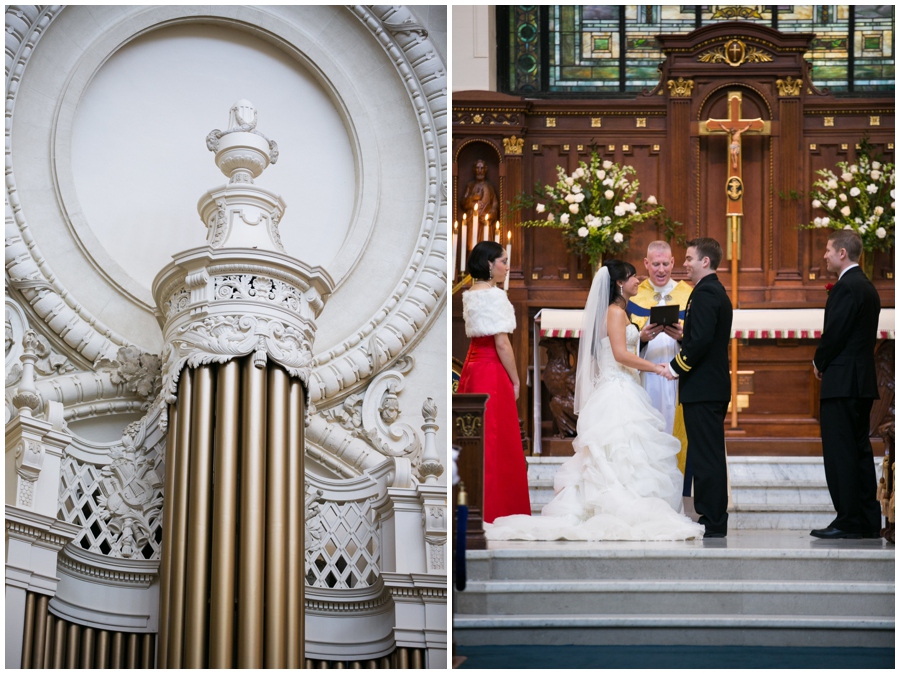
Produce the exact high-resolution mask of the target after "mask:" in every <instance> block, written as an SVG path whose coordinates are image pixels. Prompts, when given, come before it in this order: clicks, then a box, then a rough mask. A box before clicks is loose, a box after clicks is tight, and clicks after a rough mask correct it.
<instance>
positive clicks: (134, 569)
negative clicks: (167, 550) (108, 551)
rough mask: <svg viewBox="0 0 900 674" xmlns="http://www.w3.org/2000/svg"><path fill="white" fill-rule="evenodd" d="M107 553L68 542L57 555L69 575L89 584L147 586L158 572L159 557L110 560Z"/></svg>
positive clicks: (152, 581)
mask: <svg viewBox="0 0 900 674" xmlns="http://www.w3.org/2000/svg"><path fill="white" fill-rule="evenodd" d="M110 561H111V560H110V558H109V557H107V556H106V555H99V554H97V553H92V552H88V551H87V550H82V549H81V548H79V547H77V546H74V545H67V546H66V547H65V548H64V549H63V552H62V554H61V555H60V556H59V565H60V566H61V567H62V568H64V569H66V570H67V571H68V572H69V574H70V575H72V576H76V577H80V578H82V579H84V580H87V581H90V582H92V583H102V584H103V585H119V586H124V587H141V588H145V587H150V586H151V585H152V584H153V583H154V581H155V580H156V578H157V575H158V573H159V560H152V561H151V560H145V559H135V560H120V561H118V562H117V563H115V564H111V563H110Z"/></svg>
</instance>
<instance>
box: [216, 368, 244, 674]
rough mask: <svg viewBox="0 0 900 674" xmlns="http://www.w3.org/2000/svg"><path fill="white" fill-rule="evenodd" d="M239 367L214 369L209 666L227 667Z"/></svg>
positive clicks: (229, 663) (231, 627)
mask: <svg viewBox="0 0 900 674" xmlns="http://www.w3.org/2000/svg"><path fill="white" fill-rule="evenodd" d="M239 387H240V369H239V365H238V362H237V361H236V360H231V361H229V362H227V363H224V364H222V365H220V366H219V371H218V381H217V384H216V437H215V448H216V449H215V459H214V460H215V469H214V471H213V480H214V483H213V531H212V547H213V550H214V551H215V553H214V554H213V556H212V569H211V572H212V580H211V587H210V592H211V596H210V609H209V613H210V618H209V620H210V625H209V666H210V667H212V668H216V669H226V668H230V667H232V665H233V663H232V660H231V658H232V652H233V650H234V580H235V555H236V554H237V499H236V498H235V497H236V494H237V493H238V477H237V475H238V438H239V436H238V419H239V418H240V403H239V394H240V389H239Z"/></svg>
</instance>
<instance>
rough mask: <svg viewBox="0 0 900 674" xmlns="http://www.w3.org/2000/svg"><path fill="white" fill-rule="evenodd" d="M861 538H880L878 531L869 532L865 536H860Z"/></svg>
mask: <svg viewBox="0 0 900 674" xmlns="http://www.w3.org/2000/svg"><path fill="white" fill-rule="evenodd" d="M862 537H863V538H882V535H881V532H880V531H870V532H869V533H867V534H863V535H862Z"/></svg>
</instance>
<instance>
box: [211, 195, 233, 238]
mask: <svg viewBox="0 0 900 674" xmlns="http://www.w3.org/2000/svg"><path fill="white" fill-rule="evenodd" d="M210 220H211V222H210V223H209V225H208V227H209V228H210V232H209V235H208V238H207V241H208V242H209V245H210V246H212V247H213V248H221V247H222V244H223V243H225V239H226V238H227V236H228V209H227V207H226V204H225V200H224V199H217V200H216V210H215V213H214V214H213V217H212V218H210Z"/></svg>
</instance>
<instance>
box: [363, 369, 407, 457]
mask: <svg viewBox="0 0 900 674" xmlns="http://www.w3.org/2000/svg"><path fill="white" fill-rule="evenodd" d="M403 384H404V377H403V375H402V374H401V373H400V372H398V371H396V370H388V371H387V372H382V373H381V374H379V375H378V376H377V377H375V379H373V380H372V383H371V384H370V385H369V388H368V389H367V390H366V395H365V397H364V398H363V403H362V427H363V432H364V433H365V437H366V439H367V440H368V441H369V443H371V445H372V446H373V447H375V449H377V450H378V451H379V452H381V453H382V454H384V455H386V456H392V457H403V458H406V459H408V460H409V461H410V463H411V465H412V467H413V468H414V469H415V468H417V467H418V465H419V462H420V460H421V450H422V442H421V440H420V439H419V434H418V433H416V431H415V429H414V428H413V427H412V426H410V425H409V424H406V423H403V422H401V421H398V419H399V417H400V399H399V398H398V396H397V394H398V393H400V391H402V390H403Z"/></svg>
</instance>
